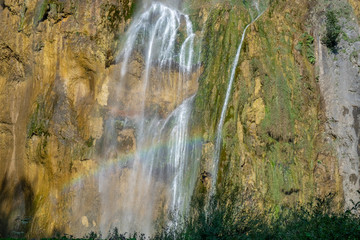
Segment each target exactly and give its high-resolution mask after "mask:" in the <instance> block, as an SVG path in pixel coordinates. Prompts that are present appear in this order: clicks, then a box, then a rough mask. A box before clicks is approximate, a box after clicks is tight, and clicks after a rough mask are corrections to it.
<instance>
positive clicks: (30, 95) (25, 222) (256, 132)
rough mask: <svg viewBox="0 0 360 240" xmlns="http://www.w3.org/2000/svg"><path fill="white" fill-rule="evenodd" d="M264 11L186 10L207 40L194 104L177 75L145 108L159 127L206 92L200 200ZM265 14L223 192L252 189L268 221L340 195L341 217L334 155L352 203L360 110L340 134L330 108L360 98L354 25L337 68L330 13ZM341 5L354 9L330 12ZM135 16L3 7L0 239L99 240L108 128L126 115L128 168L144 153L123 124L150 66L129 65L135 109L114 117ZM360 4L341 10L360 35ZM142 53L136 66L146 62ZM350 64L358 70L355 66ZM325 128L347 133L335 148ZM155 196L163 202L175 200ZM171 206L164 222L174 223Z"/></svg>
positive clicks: (303, 0)
mask: <svg viewBox="0 0 360 240" xmlns="http://www.w3.org/2000/svg"><path fill="white" fill-rule="evenodd" d="M253 2H254V1H250V0H243V1H239V0H226V1H224V0H212V1H209V0H185V1H183V3H184V9H185V11H186V12H187V13H188V14H189V16H190V18H191V20H192V22H193V26H194V32H195V34H196V36H197V37H196V39H202V40H201V43H198V42H196V41H195V45H196V47H195V50H194V52H195V53H194V54H195V55H197V54H198V52H200V56H196V57H197V58H199V59H200V60H199V61H200V64H201V67H200V70H201V71H199V72H201V73H199V72H196V73H193V75H192V76H191V80H189V81H187V83H186V84H187V85H188V87H189V89H190V90H189V92H188V93H187V94H184V96H183V97H182V98H177V97H176V91H177V90H178V88H177V85H176V83H177V78H178V77H179V74H178V73H177V72H173V73H171V77H170V78H171V81H169V86H162V85H161V83H162V81H161V79H157V80H158V81H155V80H154V79H152V80H151V82H155V83H156V84H152V86H151V90H152V93H153V95H154V96H155V97H154V98H153V100H152V101H149V103H148V104H149V106H146V107H147V108H148V109H152V111H153V112H154V111H158V112H159V113H160V114H159V115H161V116H162V117H165V116H167V115H168V114H169V113H170V112H171V111H173V109H174V108H175V107H176V106H177V105H178V104H179V103H180V102H181V101H182V100H183V99H185V98H187V97H189V96H190V95H193V94H195V92H196V91H198V92H197V95H196V98H195V102H194V114H193V122H192V126H191V127H192V133H193V134H194V136H193V137H192V138H191V139H196V140H197V139H199V138H201V139H202V140H203V144H202V146H201V149H199V151H200V152H201V162H200V169H201V170H200V172H199V174H198V179H199V181H198V183H197V187H196V189H195V196H196V197H198V196H201V197H202V198H203V199H205V198H206V196H207V195H208V192H209V189H210V187H211V182H212V181H211V180H212V179H211V178H212V176H211V171H212V161H213V157H214V151H215V149H216V146H215V145H216V143H215V137H216V136H215V135H216V131H217V126H218V124H219V120H220V114H221V110H222V107H223V104H224V100H225V94H226V90H227V87H228V82H229V78H230V73H231V66H232V64H233V62H234V58H235V55H236V50H237V48H238V46H239V43H240V40H241V34H242V32H243V30H244V28H245V26H246V25H247V24H249V23H250V22H251V20H252V19H253V18H254V17H255V16H256V14H257V9H256V7H254V5H252V3H253ZM258 2H259V3H260V4H259V5H258V7H259V9H265V8H266V11H265V13H264V14H263V15H262V16H261V17H260V18H259V19H258V20H257V21H256V22H255V23H253V24H252V25H251V26H250V27H249V28H248V30H247V32H246V36H245V41H244V44H243V47H242V50H241V56H240V60H239V64H238V66H237V68H236V72H235V81H234V84H233V86H232V90H231V98H230V102H229V105H228V107H227V109H226V117H225V122H224V125H223V128H222V142H221V152H220V167H219V173H218V179H217V189H218V191H219V192H226V193H229V192H231V191H233V190H234V189H243V190H244V191H243V194H244V195H249V198H248V199H249V203H253V204H256V205H257V206H260V208H263V209H265V208H268V207H277V209H281V207H287V206H290V205H294V204H296V203H297V202H299V201H300V202H303V203H304V202H307V201H311V200H312V199H313V198H315V197H318V196H320V197H323V196H325V195H327V194H328V193H330V192H332V193H337V195H336V201H335V203H336V204H337V205H336V206H334V208H335V209H340V208H341V205H342V202H343V193H342V186H343V184H342V179H341V177H340V176H341V173H339V169H338V160H337V159H338V158H339V156H336V151H335V150H336V149H335V148H336V146H337V145H336V144H333V143H334V142H335V143H338V142H341V141H342V142H341V144H340V145H339V146H340V147H342V150H341V151H340V153H341V154H342V155H347V156H348V158H349V159H350V158H351V159H350V160H351V161H350V160H349V161H342V162H341V164H342V165H345V166H342V167H343V169H341V170H340V171H342V170H343V171H347V170H346V169H347V168H351V171H353V172H348V173H346V174H344V175H343V176H346V177H347V178H348V180H346V181H344V182H346V184H352V185H351V189H352V194H351V195H349V197H347V200H349V199H350V196H351V197H352V196H353V194H355V193H356V190H357V189H356V188H358V185H359V182H358V179H359V178H358V177H359V176H358V161H357V159H356V156H358V155H351V156H350V155H349V154H348V153H349V151H348V150H349V149H350V148H352V147H353V146H352V145H348V142H351V141H354V142H355V140H353V139H356V137H357V140H358V139H359V127H358V126H359V121H358V115H359V108H360V106H358V105H357V106H355V105H356V104H357V103H356V101H358V100H356V99H358V98H356V97H353V98H354V99H355V100H354V102H347V103H346V104H347V105H339V104H338V105H337V107H339V106H340V107H339V108H337V107H334V108H332V110H333V115H334V116H336V117H338V116H337V115H336V114H335V113H339V114H340V115H342V116H343V117H344V118H349V119H350V120H349V119H345V120H346V121H343V122H341V121H340V123H341V124H339V119H340V120H341V119H343V118H341V117H339V118H333V119H332V120H331V121H330V120H328V119H327V118H326V117H328V115H326V114H328V113H325V109H327V108H325V106H324V102H325V103H328V104H334V102H335V101H334V99H335V100H336V101H338V100H339V98H336V97H334V96H335V95H336V94H337V93H339V92H340V90H341V91H342V93H344V98H343V99H348V98H347V95H346V94H348V93H349V92H352V93H354V94H353V95H354V96H358V95H356V94H357V93H358V90H357V89H355V87H353V85H352V83H353V82H356V81H357V80H356V79H357V78H355V77H353V76H358V74H357V72H356V71H357V70H356V69H358V68H359V66H360V60H359V56H360V55H359V53H360V50H359V47H358V46H359V45H357V44H358V43H357V42H358V40H359V36H358V35H356V34H357V33H358V30H356V28H357V27H358V23H354V22H352V21H348V22H349V23H350V22H351V24H349V29H347V30H346V29H345V30H346V33H345V32H344V33H342V39H341V40H340V44H339V45H340V46H343V49H341V50H342V52H340V54H339V55H337V56H335V55H332V54H331V53H327V52H326V49H325V47H324V46H323V47H321V41H320V38H321V34H322V29H321V26H320V25H321V21H320V20H321V19H323V18H321V14H323V13H321V12H322V11H323V9H324V8H326V7H327V6H330V5H331V4H330V5H329V3H328V1H315V0H297V1H285V0H270V1H258ZM267 2H269V5H268V6H266V5H267V4H265V3H267ZM319 2H322V4H323V5H320V4H319ZM338 2H342V4H344V2H345V0H341V1H340V0H338V1H337V2H334V3H332V4H333V5H339V4H337V3H338ZM136 3H140V0H139V1H133V0H107V1H89V0H79V1H77V0H76V1H75V0H36V1H35V0H33V1H30V0H26V1H16V0H0V26H5V27H1V28H0V102H1V104H0V237H1V236H3V235H5V234H15V233H17V234H18V233H20V234H21V235H25V234H26V233H27V236H28V237H32V236H34V237H39V236H41V237H43V236H51V235H53V234H55V233H57V232H60V233H76V234H78V235H83V234H85V233H88V232H90V231H92V230H95V231H96V230H98V229H99V222H100V221H99V219H100V218H101V214H102V211H101V209H99V208H98V206H99V202H100V199H99V186H98V185H97V184H98V182H97V181H95V180H94V178H92V176H94V175H95V174H96V170H97V169H99V167H100V165H101V163H102V162H101V159H97V160H95V157H94V155H95V154H94V152H95V151H96V150H99V149H100V148H101V144H105V145H106V144H107V143H108V142H107V141H108V139H105V138H104V131H105V129H106V125H107V124H110V123H108V119H109V115H110V114H113V115H116V116H112V117H114V118H115V121H116V122H115V123H114V124H115V125H116V131H114V133H113V135H114V139H115V140H116V141H117V142H116V144H114V145H116V146H117V148H118V149H117V150H118V151H119V154H128V153H129V152H133V151H135V150H134V149H136V129H134V128H135V127H134V125H132V123H126V124H124V122H125V120H124V116H125V115H126V116H130V117H131V116H132V115H136V114H135V113H136V108H139V106H140V104H139V102H137V101H138V100H139V97H138V95H139V94H141V92H142V88H141V87H142V86H141V81H138V80H139V79H140V78H141V72H142V71H144V66H143V65H144V64H143V62H144V59H143V58H142V57H137V56H135V57H134V60H133V61H131V64H130V65H129V66H130V67H129V68H131V69H130V70H129V71H128V72H129V77H128V78H127V79H128V82H127V83H126V88H123V91H126V92H127V93H128V94H129V97H128V96H126V97H127V98H125V97H124V99H118V102H116V104H119V105H121V108H120V110H121V111H118V112H114V111H111V110H113V109H112V108H111V106H109V105H108V100H109V99H111V98H114V99H115V98H116V97H117V96H118V92H116V90H115V87H114V86H116V85H117V83H116V80H117V76H119V75H120V72H119V71H120V67H121V59H120V60H119V61H120V62H117V61H116V55H117V54H118V51H119V49H120V47H121V43H122V42H121V41H122V39H123V38H122V37H123V34H124V32H125V30H126V28H127V26H128V25H129V23H130V21H131V20H132V17H133V16H134V12H135V10H136ZM349 4H350V5H351V6H352V9H351V7H350V5H349ZM359 4H360V3H359V1H358V0H348V1H347V2H346V4H345V5H346V8H339V10H338V11H339V12H342V13H343V14H344V15H348V16H343V18H341V19H342V20H341V21H342V23H343V22H344V21H345V20H346V21H347V20H349V19H347V18H349V16H350V15H349V14H347V13H348V11H350V12H351V13H352V11H354V13H355V14H356V15H354V17H352V18H354V20H353V21H355V19H356V18H355V16H357V18H358V19H357V20H358V22H359V21H360V18H359V17H360V10H359V9H360V5H359ZM345 10H346V11H345ZM323 15H324V14H323ZM318 16H320V17H318ZM351 16H352V15H351ZM311 17H312V18H311ZM319 19H320V20H319ZM180 32H181V31H180ZM347 34H348V35H347ZM180 38H181V36H180V37H179V39H180ZM179 48H180V44H178V46H177V50H179ZM200 48H201V51H198V50H199V49H200ZM350 49H351V51H350ZM141 51H142V50H141V49H138V50H137V51H135V52H137V53H139V55H141ZM349 51H350V52H349ZM338 57H339V58H340V59H337V58H338ZM344 59H347V60H348V63H349V62H351V64H352V65H349V64H344V63H345V62H346V61H347V60H344ZM349 66H350V67H349ZM350 68H351V69H352V70H351V74H352V75H351V74H344V76H347V77H346V78H348V79H355V80H354V81H353V80H352V81H348V83H346V84H347V85H349V86H346V88H345V87H343V86H344V85H346V84H342V83H343V82H341V81H339V79H337V77H336V76H337V74H338V72H342V73H344V72H346V71H347V70H348V69H350ZM349 72H350V71H349ZM199 74H200V77H199V80H198V83H197V81H196V79H197V77H198V75H199ZM356 74H357V75H356ZM130 75H131V76H130ZM329 75H332V76H329ZM341 76H343V75H341ZM349 76H350V77H349ZM150 78H152V77H150ZM153 78H156V77H155V75H154V77H153ZM342 79H345V77H344V78H342ZM153 80H154V81H153ZM329 80H331V81H329ZM318 81H319V83H320V85H321V86H322V87H323V88H322V90H324V89H325V94H326V93H329V91H330V90H331V91H333V92H330V93H331V94H328V95H327V96H325V97H324V100H323V98H322V96H321V92H320V89H319V86H318ZM344 82H345V81H344ZM357 82H359V81H357ZM329 83H330V84H332V85H330V84H329ZM350 85H351V86H350ZM174 86H176V87H174ZM329 86H330V87H332V88H331V89H330V90H329V89H328V88H329ZM354 86H358V85H356V83H354ZM354 89H355V90H354ZM175 90H176V91H175ZM327 90H329V91H328V92H326V91H327ZM335 93H336V94H335ZM355 93H356V94H355ZM175 98H176V101H179V102H176V101H175V100H174V99H175ZM159 99H160V100H159ZM343 99H340V101H342V100H343ZM153 101H154V102H153ZM155 101H156V103H155ZM342 106H344V108H343V109H342V108H341V107H342ZM122 108H123V109H122ZM339 109H340V110H339ZM340 112H341V113H340ZM330 113H331V112H330ZM351 114H352V115H351ZM331 116H332V115H331ZM349 116H352V117H353V118H350V117H349ZM334 119H335V120H334ZM326 124H327V126H330V127H334V126H335V127H336V126H340V127H339V128H335V127H334V128H333V129H332V132H331V134H332V135H331V136H329V135H327V134H326V133H325V132H326V130H327V129H326V128H325V126H326ZM343 125H346V126H351V127H349V128H347V130H349V131H353V130H354V131H353V135H351V134H348V132H344V134H345V135H346V136H345V137H344V138H342V139H340V140H339V141H338V140H337V137H339V136H340V137H341V134H338V135H336V134H337V133H338V132H341V130H343V129H345V127H344V126H343ZM352 125H354V127H352ZM353 128H354V129H353ZM335 130H336V131H338V132H336V131H335ZM340 137H339V138H340ZM344 139H345V140H344ZM349 139H350V140H349ZM334 146H335V147H334ZM354 149H355V148H354ZM355 151H358V149H356V150H355ZM98 153H99V155H101V154H102V152H101V149H100V150H99V151H98ZM353 156H355V157H353ZM340 157H341V156H340ZM114 158H115V157H114ZM350 165H351V166H350ZM355 173H356V174H355ZM131 174H133V173H132V172H131V170H130V168H129V169H127V168H126V169H125V170H124V172H123V174H122V175H121V178H118V175H120V172H115V173H114V175H112V176H108V177H109V182H110V183H111V182H112V181H113V182H119V179H120V182H121V183H122V188H127V187H128V186H131V185H128V184H127V182H126V181H127V179H128V176H130V175H131ZM88 176H91V177H88ZM79 179H82V181H81V182H82V184H81V185H80V184H78V183H79V181H78V180H79ZM346 184H344V186H349V185H346ZM161 189H165V186H161ZM120 192H121V191H120ZM112 194H113V195H114V198H116V197H117V195H116V193H115V192H114V193H112ZM158 195H159V198H161V199H164V196H165V195H166V194H165V190H164V191H163V190H161V191H160V192H159V194H158ZM225 195H229V194H225ZM345 197H346V196H345ZM124 198H126V196H125V197H124ZM84 199H86V203H85V204H83V203H84V202H85V201H84ZM116 199H117V201H114V202H113V203H112V204H113V205H111V206H118V205H121V204H122V203H121V198H116ZM164 202H165V201H164ZM163 205H165V204H163ZM163 205H161V207H159V209H160V210H159V212H158V214H159V215H160V214H165V210H166V207H167V206H163ZM143 207H146V206H143ZM116 214H117V213H115V215H116ZM19 216H20V217H19ZM114 221H115V220H114ZM109 224H111V223H109ZM14 236H15V235H14Z"/></svg>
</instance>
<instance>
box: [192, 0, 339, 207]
mask: <svg viewBox="0 0 360 240" xmlns="http://www.w3.org/2000/svg"><path fill="white" fill-rule="evenodd" d="M314 4H315V3H314V2H311V1H295V2H291V3H289V2H286V1H279V2H278V3H277V4H275V3H273V4H272V5H270V7H269V9H268V10H267V11H266V12H265V13H264V15H263V16H262V17H261V18H260V19H259V20H258V21H257V22H255V23H254V24H253V25H252V26H250V28H249V29H248V32H247V36H246V38H245V43H244V47H243V51H242V56H241V58H240V63H239V65H238V67H237V70H236V75H235V82H234V86H233V90H232V98H231V101H230V104H229V106H228V110H227V114H226V120H225V123H224V128H223V142H222V149H221V154H220V156H221V158H220V170H219V180H218V188H219V189H227V190H230V189H232V188H234V187H235V186H239V185H240V186H242V187H243V189H244V192H243V194H250V195H251V196H252V199H256V200H257V201H258V202H259V203H260V205H261V206H264V207H266V206H269V205H272V206H274V205H277V206H284V205H285V206H286V205H292V204H294V203H295V202H297V201H300V202H307V201H310V200H311V199H312V198H314V197H317V196H325V195H326V194H328V193H330V192H334V193H338V195H337V203H338V204H339V205H338V206H337V207H340V205H341V202H342V201H341V199H342V190H341V189H342V181H341V177H340V176H339V168H338V162H337V158H336V153H335V152H334V149H333V148H332V146H331V144H330V143H329V142H328V141H326V133H325V126H324V123H325V121H326V117H325V109H324V102H323V101H322V97H321V91H320V89H319V86H318V83H317V82H318V77H317V76H316V72H315V62H316V61H317V59H315V44H316V40H314V38H313V31H312V29H311V28H307V27H306V26H305V24H304V23H306V21H307V20H308V16H309V11H310V9H312V7H313V5H314ZM224 8H225V7H224V6H219V7H218V9H215V10H213V11H212V13H210V15H209V18H208V20H207V21H208V23H207V25H206V26H207V28H206V29H205V36H206V33H207V32H208V34H209V35H208V36H209V37H208V38H207V37H205V40H204V42H205V45H206V46H205V49H210V50H209V51H208V55H206V56H205V59H204V69H205V71H204V74H203V75H202V77H201V78H200V80H199V81H200V86H201V87H200V89H199V93H198V95H197V101H196V107H195V111H196V113H198V115H197V116H198V121H199V122H200V124H199V125H198V129H199V131H200V132H201V134H203V136H204V139H205V141H207V142H206V143H205V144H204V146H203V158H202V161H203V163H206V162H211V158H212V154H211V152H212V151H213V149H214V141H213V139H214V135H215V131H216V127H217V124H218V121H219V111H221V107H222V104H223V102H224V96H225V91H226V86H227V83H228V81H229V74H230V69H229V66H230V63H231V61H233V59H234V56H235V54H234V53H235V51H236V47H237V45H238V44H239V37H238V36H239V34H241V29H242V28H243V27H244V24H236V23H237V22H238V21H240V19H241V11H240V10H237V9H236V8H228V9H227V10H224ZM223 11H225V14H223ZM220 12H221V13H222V14H220ZM228 16H230V17H228ZM231 17H233V19H232V18H231ZM234 19H235V20H234ZM247 21H248V22H249V20H247ZM219 22H220V23H219ZM233 22H235V26H241V28H240V29H236V28H235V29H234V28H232V27H233V26H232V23H233ZM217 24H218V25H220V26H221V27H220V28H218V29H216V26H217ZM227 33H229V35H230V37H227V36H228V35H227ZM232 34H234V35H235V36H233V35H232ZM224 36H226V37H224ZM231 36H233V38H231ZM224 46H226V47H224ZM219 49H220V50H219ZM226 56H228V57H226ZM223 59H226V60H227V61H230V63H229V62H222V60H223ZM222 63H224V64H223V65H222ZM205 99H210V101H208V100H205ZM209 129H210V130H209ZM208 166H209V165H207V164H203V166H202V170H201V171H202V173H203V175H204V176H207V177H209V178H211V176H210V174H209V173H210V172H211V171H210V170H209V169H208ZM204 182H205V185H206V184H208V181H204ZM200 185H202V184H200ZM204 187H205V188H206V187H208V186H203V187H201V186H200V187H199V189H202V188H204ZM227 190H225V191H227Z"/></svg>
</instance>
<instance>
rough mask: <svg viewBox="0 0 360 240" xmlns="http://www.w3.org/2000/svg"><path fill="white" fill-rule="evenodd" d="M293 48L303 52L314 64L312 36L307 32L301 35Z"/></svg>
mask: <svg viewBox="0 0 360 240" xmlns="http://www.w3.org/2000/svg"><path fill="white" fill-rule="evenodd" d="M295 49H296V50H298V51H299V52H301V54H304V55H305V56H306V58H307V59H308V60H309V62H310V63H311V64H315V60H316V58H315V53H314V37H313V36H311V35H310V34H309V33H307V32H306V33H304V34H303V35H302V36H301V40H300V41H299V43H298V44H297V45H296V46H295Z"/></svg>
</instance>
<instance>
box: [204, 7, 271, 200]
mask: <svg viewBox="0 0 360 240" xmlns="http://www.w3.org/2000/svg"><path fill="white" fill-rule="evenodd" d="M258 6H259V5H258V2H256V5H255V7H256V8H257V9H258ZM263 13H264V12H262V13H261V14H259V15H258V16H257V17H256V18H255V19H253V20H252V21H251V23H249V24H248V25H246V26H245V28H244V30H243V32H242V36H241V41H240V44H239V47H238V49H237V51H236V56H235V59H234V62H233V65H232V68H231V75H230V79H229V83H228V86H227V90H226V96H225V101H224V104H223V107H222V110H221V115H220V120H219V123H218V126H217V130H216V138H215V151H214V157H213V166H212V184H211V191H210V195H214V194H215V191H216V182H217V175H218V169H219V159H220V151H221V140H222V129H223V126H224V122H225V115H226V111H227V107H228V104H229V100H230V95H231V91H232V85H233V82H234V78H235V72H236V68H237V65H238V63H239V60H240V55H241V48H242V45H243V43H244V39H245V36H246V31H247V29H248V27H249V26H250V25H251V24H253V23H254V22H256V20H258V19H259V18H260V17H261V15H262V14H263Z"/></svg>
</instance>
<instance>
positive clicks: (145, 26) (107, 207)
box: [99, 2, 197, 234]
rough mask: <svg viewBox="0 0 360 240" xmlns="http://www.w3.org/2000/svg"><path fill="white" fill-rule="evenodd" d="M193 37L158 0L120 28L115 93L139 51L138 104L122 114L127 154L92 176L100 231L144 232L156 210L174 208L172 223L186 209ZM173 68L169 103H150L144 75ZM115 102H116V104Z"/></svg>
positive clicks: (182, 18) (192, 155) (190, 184)
mask: <svg viewBox="0 0 360 240" xmlns="http://www.w3.org/2000/svg"><path fill="white" fill-rule="evenodd" d="M194 41H195V34H194V33H193V27H192V23H191V21H190V19H189V17H188V16H187V15H185V14H183V13H182V12H181V11H179V10H177V9H176V8H173V7H170V6H169V5H165V4H164V3H159V2H153V3H151V4H150V5H147V6H145V8H144V10H143V12H142V13H140V14H139V15H138V16H137V17H135V19H134V21H133V23H132V24H131V25H130V27H129V29H128V31H127V35H126V40H125V42H124V45H123V48H122V49H123V50H122V52H121V54H120V55H119V57H118V61H119V62H121V70H120V77H119V84H118V88H120V90H118V91H117V94H118V95H121V94H123V92H126V90H123V88H124V84H123V82H124V81H126V80H127V78H128V77H129V70H130V68H131V66H130V64H131V61H132V58H134V56H135V55H136V54H137V53H140V54H141V55H142V56H143V71H142V74H141V79H137V81H141V89H140V94H139V95H138V98H139V99H140V100H139V106H137V107H138V110H137V111H136V114H135V115H134V116H126V114H125V116H122V117H123V118H124V119H123V127H124V128H126V127H128V126H132V125H133V129H135V130H134V131H135V136H136V147H135V150H134V153H133V154H132V156H131V157H129V158H127V160H126V161H119V164H118V165H117V167H116V168H115V169H110V170H107V171H104V172H103V174H102V175H101V176H100V179H99V183H100V184H99V192H100V193H101V194H100V195H101V202H102V209H101V211H102V216H101V230H102V232H106V231H108V230H109V229H110V228H114V227H117V228H119V230H120V231H127V232H132V231H139V232H143V233H145V234H151V233H152V231H153V228H154V221H155V220H156V219H158V218H161V217H163V218H164V216H162V215H166V214H167V212H172V213H174V216H175V219H173V220H172V222H171V223H172V224H173V223H175V224H176V221H177V220H176V217H178V216H182V215H184V214H186V211H187V206H188V205H189V202H190V198H191V194H192V191H193V188H194V185H195V176H196V169H197V162H196V160H197V156H196V154H197V153H196V151H195V150H196V147H195V145H196V141H193V140H191V139H190V136H189V132H188V131H189V129H188V128H189V127H188V125H189V120H190V117H191V111H192V103H193V99H194V96H193V95H192V96H191V95H189V94H188V92H189V90H188V89H187V87H186V86H187V84H186V83H187V82H188V81H189V79H190V78H191V76H192V75H193V73H194V72H195V71H196V69H195V67H194V63H193V62H194V61H193V59H194ZM174 72H176V73H177V76H178V77H177V83H176V84H175V85H176V86H175V87H176V88H177V90H176V91H175V93H176V96H175V100H174V101H175V105H177V107H176V108H175V110H173V111H172V112H171V113H169V114H166V113H165V114H164V113H163V114H158V113H157V112H156V111H155V112H154V111H151V108H150V107H149V101H150V95H151V87H152V86H153V85H154V84H155V83H154V82H152V81H157V82H159V81H160V83H161V84H160V85H161V86H165V85H168V84H169V82H171V81H173V79H170V78H171V76H172V77H174V74H173V73H174ZM170 85H171V84H170ZM188 95H189V96H188ZM121 107H122V106H119V104H118V106H117V108H121ZM164 115H165V116H164ZM166 115H167V116H166ZM116 121H117V120H116V119H115V117H113V118H110V119H109V120H108V122H107V130H106V134H105V135H107V138H108V139H110V140H108V141H107V142H106V144H105V145H106V146H105V148H106V150H105V152H106V155H105V156H106V157H105V158H107V159H110V158H112V156H113V155H114V154H112V152H114V151H116V150H115V149H116V144H117V140H116V136H115V135H114V132H116V126H115V125H116ZM119 155H120V156H119ZM121 157H122V156H121V154H118V155H117V158H121ZM112 175H116V176H118V177H111V176H112ZM122 180H126V181H122ZM119 199H121V201H120V200H119ZM165 218H166V216H165ZM109 223H111V225H109Z"/></svg>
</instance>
